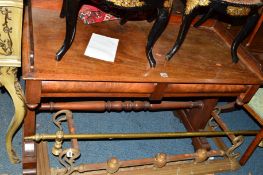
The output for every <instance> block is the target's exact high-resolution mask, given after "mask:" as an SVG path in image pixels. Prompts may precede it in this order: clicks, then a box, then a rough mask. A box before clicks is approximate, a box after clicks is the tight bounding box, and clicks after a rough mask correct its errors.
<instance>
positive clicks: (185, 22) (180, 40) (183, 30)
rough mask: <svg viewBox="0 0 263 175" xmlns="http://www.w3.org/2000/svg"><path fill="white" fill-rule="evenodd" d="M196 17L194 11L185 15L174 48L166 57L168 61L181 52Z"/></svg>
mask: <svg viewBox="0 0 263 175" xmlns="http://www.w3.org/2000/svg"><path fill="white" fill-rule="evenodd" d="M195 16H196V13H195V11H194V10H193V11H192V12H191V13H190V14H187V15H186V14H184V16H183V19H182V24H181V26H180V30H179V33H178V36H177V39H176V42H175V44H174V46H173V48H172V49H171V50H170V51H169V52H168V53H167V55H166V59H167V60H170V59H171V58H172V57H173V55H174V54H175V53H176V52H177V51H178V50H179V48H180V46H181V45H182V43H183V41H184V39H185V36H186V34H187V31H188V30H189V27H190V25H191V22H192V20H193V18H194V17H195Z"/></svg>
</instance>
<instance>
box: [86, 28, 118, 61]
mask: <svg viewBox="0 0 263 175" xmlns="http://www.w3.org/2000/svg"><path fill="white" fill-rule="evenodd" d="M118 43H119V39H116V38H110V37H107V36H103V35H98V34H96V33H92V35H91V38H90V41H89V44H88V46H87V48H86V50H85V53H84V55H86V56H89V57H93V58H97V59H100V60H104V61H110V62H114V60H115V55H116V51H117V47H118Z"/></svg>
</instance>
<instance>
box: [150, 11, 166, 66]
mask: <svg viewBox="0 0 263 175" xmlns="http://www.w3.org/2000/svg"><path fill="white" fill-rule="evenodd" d="M169 16H170V9H169V8H161V9H159V11H158V16H157V19H156V21H155V22H154V24H153V27H152V29H151V31H150V33H149V36H148V41H147V45H146V54H147V59H148V61H149V63H150V66H151V67H155V66H156V61H155V59H154V56H153V53H152V49H153V46H154V44H155V42H156V41H157V39H158V38H159V36H160V35H161V34H162V32H163V31H164V29H165V27H166V25H167V23H168V20H169Z"/></svg>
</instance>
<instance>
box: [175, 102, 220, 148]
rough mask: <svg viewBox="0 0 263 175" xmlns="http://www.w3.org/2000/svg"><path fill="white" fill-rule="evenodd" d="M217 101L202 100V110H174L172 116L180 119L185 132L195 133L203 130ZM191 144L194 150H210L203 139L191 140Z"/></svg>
mask: <svg viewBox="0 0 263 175" xmlns="http://www.w3.org/2000/svg"><path fill="white" fill-rule="evenodd" d="M217 101H218V99H214V98H211V99H204V100H202V102H203V107H202V108H195V109H189V110H185V109H182V110H176V111H175V113H174V114H175V115H176V116H178V117H179V118H180V119H181V121H182V123H183V124H184V126H185V128H186V129H187V131H189V132H196V131H200V130H204V129H205V127H206V125H207V123H208V121H209V119H210V118H211V113H212V111H213V110H214V108H215V106H216V104H217ZM192 144H193V146H194V148H195V150H198V149H206V150H209V149H210V145H209V144H208V142H207V140H206V138H205V137H195V138H192Z"/></svg>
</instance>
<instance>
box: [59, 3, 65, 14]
mask: <svg viewBox="0 0 263 175" xmlns="http://www.w3.org/2000/svg"><path fill="white" fill-rule="evenodd" d="M59 16H60V18H64V17H65V16H66V0H63V3H62V8H61V11H60V15H59Z"/></svg>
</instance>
